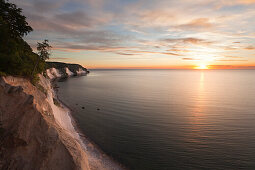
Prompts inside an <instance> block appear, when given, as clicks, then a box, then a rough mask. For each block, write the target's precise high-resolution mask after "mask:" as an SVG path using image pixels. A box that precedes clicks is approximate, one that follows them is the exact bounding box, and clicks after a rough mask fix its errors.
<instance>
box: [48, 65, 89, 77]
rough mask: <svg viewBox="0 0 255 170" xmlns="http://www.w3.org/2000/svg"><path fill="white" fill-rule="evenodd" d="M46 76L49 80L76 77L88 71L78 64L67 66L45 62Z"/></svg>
mask: <svg viewBox="0 0 255 170" xmlns="http://www.w3.org/2000/svg"><path fill="white" fill-rule="evenodd" d="M47 65H48V69H47V70H46V74H47V76H48V77H49V78H50V79H54V78H59V77H69V76H77V75H83V74H87V73H89V71H88V70H87V69H86V68H84V67H82V66H81V65H79V64H68V63H61V62H47Z"/></svg>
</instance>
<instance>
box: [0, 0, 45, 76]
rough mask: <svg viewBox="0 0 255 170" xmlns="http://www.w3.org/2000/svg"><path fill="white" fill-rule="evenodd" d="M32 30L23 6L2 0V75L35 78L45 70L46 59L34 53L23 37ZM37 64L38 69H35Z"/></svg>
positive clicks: (0, 68)
mask: <svg viewBox="0 0 255 170" xmlns="http://www.w3.org/2000/svg"><path fill="white" fill-rule="evenodd" d="M32 30H33V29H32V27H30V26H29V25H28V23H27V22H26V17H25V16H23V15H22V9H21V8H18V7H17V6H16V5H15V4H12V3H9V2H8V1H6V0H0V44H1V45H0V73H1V74H0V75H5V74H7V75H15V76H23V77H33V78H35V77H36V75H37V74H38V73H42V72H43V71H44V70H45V67H46V66H45V59H41V58H40V57H39V56H38V54H36V53H34V52H33V50H32V48H31V47H30V46H29V45H28V43H27V42H26V41H25V40H24V39H23V37H24V36H25V35H27V34H28V33H29V32H31V31H32ZM43 56H45V55H43ZM38 58H40V60H38ZM35 65H37V69H36V70H35V71H33V70H34V66H35ZM31 74H32V76H31Z"/></svg>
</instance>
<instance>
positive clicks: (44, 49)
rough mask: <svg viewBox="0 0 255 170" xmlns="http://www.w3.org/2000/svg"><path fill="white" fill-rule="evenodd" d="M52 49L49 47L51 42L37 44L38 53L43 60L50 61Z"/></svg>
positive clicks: (45, 41)
mask: <svg viewBox="0 0 255 170" xmlns="http://www.w3.org/2000/svg"><path fill="white" fill-rule="evenodd" d="M51 48H52V47H51V46H50V45H49V40H44V41H43V42H42V43H39V42H38V43H37V51H38V55H39V57H40V59H41V60H44V61H45V60H48V59H49V58H50V49H51Z"/></svg>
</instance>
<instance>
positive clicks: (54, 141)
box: [0, 68, 90, 170]
mask: <svg viewBox="0 0 255 170" xmlns="http://www.w3.org/2000/svg"><path fill="white" fill-rule="evenodd" d="M54 71H55V73H56V74H57V71H58V69H56V68H55V70H54ZM59 74H61V73H59ZM68 114H69V111H68V110H66V108H65V107H63V106H62V105H61V103H59V102H58V100H57V99H56V96H55V94H54V91H53V89H52V86H51V83H50V80H49V79H47V78H45V77H43V76H42V75H40V82H39V84H38V85H37V87H35V86H33V85H32V84H31V83H30V82H29V81H28V80H26V79H24V78H18V77H12V76H7V77H0V169H24V170H31V169H41V170H44V169H45V170H46V169H54V170H65V169H66V170H67V169H68V170H69V169H77V170H79V169H85V170H87V169H90V168H89V164H88V159H87V155H86V153H85V151H84V146H83V143H82V141H81V139H80V137H79V135H78V134H77V132H76V131H75V129H74V127H73V126H72V122H71V121H72V120H71V117H70V116H69V115H68Z"/></svg>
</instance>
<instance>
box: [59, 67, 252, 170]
mask: <svg viewBox="0 0 255 170" xmlns="http://www.w3.org/2000/svg"><path fill="white" fill-rule="evenodd" d="M58 86H59V87H60V88H59V92H58V96H59V98H60V100H61V101H63V102H64V103H65V104H66V105H68V106H69V107H70V108H71V110H72V115H73V117H74V119H75V120H76V122H77V124H78V126H79V128H80V130H81V131H82V133H84V134H85V135H86V136H87V137H88V138H89V139H90V140H91V141H93V142H94V143H95V144H96V145H97V146H98V147H99V148H100V149H101V150H102V151H103V152H104V153H106V154H107V155H109V156H110V157H112V158H113V159H114V160H116V161H118V162H120V163H121V164H123V165H124V166H125V167H127V168H128V169H132V170H169V169H213V170H214V169H255V70H132V69H130V70H91V72H90V73H89V74H87V75H86V76H82V77H72V78H68V79H66V80H65V81H60V82H58Z"/></svg>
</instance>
